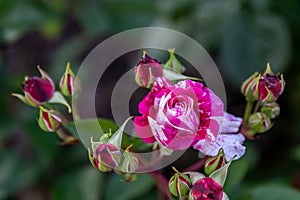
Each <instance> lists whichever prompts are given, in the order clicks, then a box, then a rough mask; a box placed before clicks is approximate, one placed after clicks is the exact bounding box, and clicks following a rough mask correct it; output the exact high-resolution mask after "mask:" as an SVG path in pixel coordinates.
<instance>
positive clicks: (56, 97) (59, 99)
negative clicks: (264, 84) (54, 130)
mask: <svg viewBox="0 0 300 200" xmlns="http://www.w3.org/2000/svg"><path fill="white" fill-rule="evenodd" d="M48 103H58V104H62V105H64V106H66V107H67V108H68V112H69V113H71V112H72V109H71V106H70V105H69V103H68V102H67V100H66V99H65V97H64V96H63V95H62V94H61V93H60V92H58V91H55V92H54V95H53V97H52V98H51V99H50V100H49V101H48Z"/></svg>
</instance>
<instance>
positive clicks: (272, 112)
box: [261, 102, 280, 119]
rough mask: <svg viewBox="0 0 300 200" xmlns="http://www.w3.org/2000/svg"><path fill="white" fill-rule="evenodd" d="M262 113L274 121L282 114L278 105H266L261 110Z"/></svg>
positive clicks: (274, 103)
mask: <svg viewBox="0 0 300 200" xmlns="http://www.w3.org/2000/svg"><path fill="white" fill-rule="evenodd" d="M261 112H262V113H264V114H266V115H267V116H268V117H270V119H274V118H276V117H278V116H279V114H280V107H279V105H278V103H276V102H273V103H265V104H264V105H263V107H262V108H261Z"/></svg>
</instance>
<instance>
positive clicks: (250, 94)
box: [241, 63, 285, 138]
mask: <svg viewBox="0 0 300 200" xmlns="http://www.w3.org/2000/svg"><path fill="white" fill-rule="evenodd" d="M284 88H285V81H284V79H283V75H282V74H277V75H274V73H273V72H272V70H271V67H270V64H269V63H268V64H267V68H266V70H265V72H264V73H263V74H260V73H258V72H255V73H254V74H253V75H252V76H250V77H249V78H248V79H247V80H246V81H245V82H244V83H243V84H242V87H241V92H242V93H243V95H244V96H245V97H246V100H247V107H246V111H245V115H244V123H243V130H242V132H243V134H244V135H245V136H246V137H247V138H254V137H255V136H256V134H257V133H264V132H266V131H268V130H269V129H270V128H271V127H272V122H271V120H272V119H274V118H276V117H277V116H278V115H279V113H280V107H279V105H278V103H277V102H276V101H277V99H278V97H279V96H280V95H281V94H282V92H283V91H284Z"/></svg>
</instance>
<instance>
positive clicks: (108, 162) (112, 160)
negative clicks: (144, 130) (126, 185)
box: [93, 143, 122, 172]
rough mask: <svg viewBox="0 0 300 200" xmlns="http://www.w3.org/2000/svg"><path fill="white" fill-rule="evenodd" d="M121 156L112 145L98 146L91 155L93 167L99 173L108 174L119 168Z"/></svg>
mask: <svg viewBox="0 0 300 200" xmlns="http://www.w3.org/2000/svg"><path fill="white" fill-rule="evenodd" d="M121 156H122V153H121V151H120V150H119V149H118V148H117V147H116V146H114V145H113V144H109V143H107V144H100V145H98V146H97V147H96V148H95V150H94V153H93V162H94V166H96V168H98V169H99V170H100V171H101V172H110V171H111V170H112V169H115V168H118V167H119V163H120V161H121Z"/></svg>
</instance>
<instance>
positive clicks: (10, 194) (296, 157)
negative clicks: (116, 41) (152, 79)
mask: <svg viewBox="0 0 300 200" xmlns="http://www.w3.org/2000/svg"><path fill="white" fill-rule="evenodd" d="M299 10H300V1H298V0H285V1H283V0H277V1H271V0H199V1H197V0H186V1H182V0H172V1H171V0H165V1H158V0H154V1H145V0H144V1H142V0H128V1H121V0H111V1H109V0H103V1H95V0H88V1H83V0H76V1H75V0H74V1H60V0H52V1H51V0H41V1H39V0H31V1H29V0H0V50H1V55H0V56H1V57H0V94H1V98H0V111H1V112H0V199H21V200H27V199H28V200H35V199H36V200H39V199H64V200H65V199H66V200H69V199H79V200H80V199H89V200H93V199H107V200H115V199H122V200H127V199H157V198H158V195H157V193H156V189H155V186H154V183H153V182H152V180H151V179H150V178H149V177H148V176H147V175H141V176H139V180H138V182H136V183H130V184H126V183H123V182H120V181H119V180H120V179H121V177H119V176H117V175H113V174H108V175H107V174H106V175H103V174H100V173H98V172H97V171H96V170H94V169H93V168H92V166H91V165H90V164H89V161H88V158H87V154H86V150H85V149H84V147H83V146H81V145H75V146H68V147H62V146H59V145H57V144H56V142H57V141H58V138H57V136H56V135H55V134H47V133H44V132H42V131H41V130H40V129H39V128H38V127H37V123H36V117H37V110H35V109H33V108H32V107H29V106H25V105H24V104H22V103H21V102H20V101H18V100H17V99H16V98H13V97H11V95H10V94H11V93H12V92H21V88H20V84H21V83H22V82H23V78H24V75H38V72H37V70H36V65H38V64H39V65H41V66H42V67H43V68H44V69H45V70H46V71H48V72H49V74H50V75H51V76H52V77H53V78H54V79H55V81H56V82H57V81H58V80H59V78H60V76H61V74H62V73H63V72H64V69H65V65H66V62H67V61H70V62H71V63H72V65H73V66H74V69H75V71H76V67H78V66H79V65H80V63H81V62H82V61H83V59H84V57H85V56H86V55H87V54H88V52H89V51H90V50H92V49H93V48H94V47H95V46H96V45H97V44H98V43H100V42H101V41H103V40H104V39H105V38H107V37H109V36H111V35H113V34H116V33H119V32H121V31H125V30H127V29H131V28H136V27H144V26H160V27H166V28H171V29H174V30H177V31H180V32H182V33H185V34H187V35H189V36H191V37H192V38H194V39H195V40H197V41H198V42H199V43H200V44H202V45H203V46H204V48H205V49H206V50H207V51H208V52H209V54H210V55H211V56H212V57H213V59H214V60H215V62H216V63H217V65H218V67H219V69H220V71H221V73H222V76H223V79H224V81H225V86H226V91H227V100H228V102H227V108H228V111H230V112H232V113H234V114H236V115H242V112H243V108H244V104H245V101H244V99H243V97H242V95H241V94H240V92H239V86H240V85H241V83H242V80H243V79H245V78H247V77H248V76H249V75H250V74H252V73H253V72H254V71H256V70H260V71H263V70H264V68H265V66H266V63H267V62H271V66H272V68H273V71H274V72H279V71H280V72H283V73H284V77H285V79H286V82H287V87H286V90H285V92H284V94H283V95H282V97H280V99H279V104H280V105H281V109H282V111H281V116H280V118H278V119H276V120H275V124H274V127H273V128H272V130H271V131H270V132H268V133H267V134H264V135H262V136H261V139H260V140H258V141H248V142H247V143H246V146H247V153H246V155H245V156H244V157H243V158H242V159H240V160H239V161H236V162H234V163H233V165H232V167H231V168H230V171H229V177H228V180H227V182H226V185H225V191H226V193H227V194H228V195H229V197H231V199H233V200H234V199H253V200H260V199H261V200H266V199H271V200H277V199H278V200H283V199H289V200H294V199H295V200H297V199H300V197H299V196H300V194H299V193H300V192H299V191H300V133H299V132H300V131H299V130H300V123H299V122H300V114H299V113H300V92H299V91H300V68H299V66H300V61H299V56H300V37H299V36H300V12H299ZM131 67H133V66H128V68H131Z"/></svg>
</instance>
